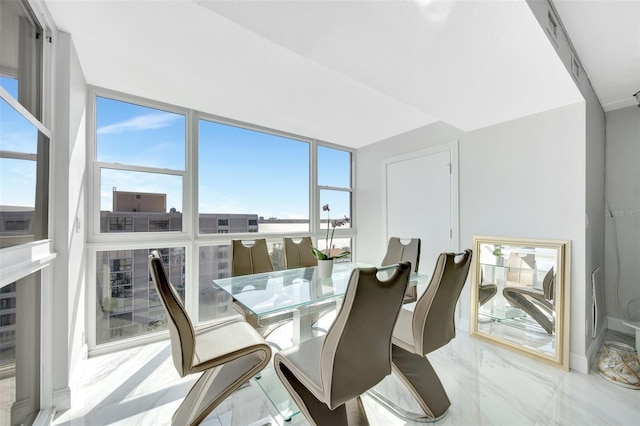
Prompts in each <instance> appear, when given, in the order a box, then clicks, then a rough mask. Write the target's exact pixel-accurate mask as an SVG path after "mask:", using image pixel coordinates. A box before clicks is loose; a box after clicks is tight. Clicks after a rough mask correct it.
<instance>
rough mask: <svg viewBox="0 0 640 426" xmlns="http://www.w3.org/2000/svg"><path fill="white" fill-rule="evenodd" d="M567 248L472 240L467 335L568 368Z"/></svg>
mask: <svg viewBox="0 0 640 426" xmlns="http://www.w3.org/2000/svg"><path fill="white" fill-rule="evenodd" d="M570 252H571V243H570V242H569V241H559V240H537V239H518V238H503V237H490V236H474V237H473V253H474V256H473V257H474V260H473V268H472V272H471V309H470V318H471V323H470V326H469V330H470V334H471V335H473V336H475V337H479V338H482V339H485V340H487V341H489V342H492V343H496V344H499V345H501V346H503V347H505V348H508V349H511V350H514V351H517V352H520V353H523V354H526V355H528V356H531V357H535V358H537V359H540V360H542V361H544V362H547V363H549V364H552V365H555V366H558V367H560V368H563V369H564V370H568V369H569V302H570V296H569V282H570V280H569V272H570V271H569V269H570Z"/></svg>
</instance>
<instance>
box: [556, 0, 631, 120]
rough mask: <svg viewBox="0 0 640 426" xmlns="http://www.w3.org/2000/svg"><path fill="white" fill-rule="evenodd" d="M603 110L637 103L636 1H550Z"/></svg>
mask: <svg viewBox="0 0 640 426" xmlns="http://www.w3.org/2000/svg"><path fill="white" fill-rule="evenodd" d="M554 5H555V8H556V10H557V12H558V15H560V20H561V21H562V22H563V24H564V26H565V28H566V31H567V33H568V34H569V37H570V38H571V41H572V43H573V46H574V48H575V50H576V52H577V54H578V57H579V58H580V61H581V62H582V66H583V67H584V69H585V71H586V72H587V75H588V76H589V79H590V80H591V84H592V85H593V87H594V90H595V92H596V94H597V95H598V99H599V100H600V103H601V104H602V107H603V108H604V109H605V111H611V110H614V109H618V108H623V107H627V106H630V105H637V102H636V99H635V98H634V97H633V95H634V94H635V93H636V92H637V91H639V90H640V0H605V1H603V0H579V1H576V0H554Z"/></svg>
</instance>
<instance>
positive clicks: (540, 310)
mask: <svg viewBox="0 0 640 426" xmlns="http://www.w3.org/2000/svg"><path fill="white" fill-rule="evenodd" d="M554 292H555V274H554V272H553V267H551V269H549V270H548V271H547V273H546V274H545V276H544V278H543V279H542V289H536V288H534V287H522V286H511V285H507V286H506V287H505V288H504V290H502V294H503V295H504V297H505V299H507V301H508V302H509V304H510V305H511V306H512V307H514V308H519V309H522V310H523V311H524V312H525V313H526V314H527V315H528V316H529V317H531V318H532V319H533V320H535V321H536V322H537V323H538V324H540V326H541V327H542V328H543V329H544V330H545V331H546V332H547V334H553V333H554V330H555V306H554Z"/></svg>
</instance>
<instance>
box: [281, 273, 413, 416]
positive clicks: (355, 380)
mask: <svg viewBox="0 0 640 426" xmlns="http://www.w3.org/2000/svg"><path fill="white" fill-rule="evenodd" d="M390 268H393V273H392V274H391V276H390V277H389V278H387V279H384V280H381V279H379V278H378V275H377V274H378V271H380V270H382V269H386V270H388V269H390ZM410 268H411V267H410V265H409V262H401V263H400V264H398V265H393V266H391V267H389V268H374V267H370V268H356V269H354V271H353V272H352V274H351V276H350V279H349V283H348V285H347V289H346V293H345V296H344V300H343V303H342V306H341V307H340V310H339V311H338V314H337V316H336V319H335V321H334V322H333V324H332V325H331V327H330V328H329V331H328V332H327V334H326V335H325V336H320V337H315V338H312V339H310V340H306V341H304V342H302V343H301V344H299V345H296V346H293V347H291V348H288V349H285V350H283V351H281V352H278V353H276V354H275V356H274V366H275V369H276V373H277V374H278V377H279V378H280V380H281V381H282V383H283V384H284V386H285V388H286V389H287V391H288V392H289V394H290V395H291V396H292V398H293V400H294V402H295V403H296V404H297V405H298V407H299V408H300V411H301V412H302V413H303V414H304V416H305V417H306V419H307V420H308V421H309V422H310V423H311V424H313V425H346V424H368V422H367V416H366V413H365V412H364V407H363V405H362V401H361V400H360V395H362V394H363V393H364V392H366V391H367V390H369V389H370V388H371V387H373V386H375V385H376V384H377V383H379V382H380V381H381V380H382V379H383V378H384V377H385V376H387V375H389V374H390V373H391V335H392V332H393V327H394V325H395V323H396V318H397V315H398V312H399V311H400V310H401V308H402V300H403V297H404V293H405V290H406V287H407V284H408V281H409V274H410ZM385 276H386V275H385Z"/></svg>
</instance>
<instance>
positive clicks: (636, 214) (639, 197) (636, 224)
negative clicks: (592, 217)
mask: <svg viewBox="0 0 640 426" xmlns="http://www.w3.org/2000/svg"><path fill="white" fill-rule="evenodd" d="M606 118H607V125H606V127H607V147H606V158H607V160H606V165H607V169H606V170H607V171H606V198H607V210H609V211H611V214H612V215H613V217H611V215H608V216H606V218H605V221H606V274H605V280H606V283H607V288H606V307H607V316H608V317H609V327H610V328H612V329H616V330H620V331H625V332H631V330H630V329H627V328H626V327H625V326H623V325H622V324H621V319H623V318H624V317H627V318H628V317H629V314H630V313H633V312H635V311H637V310H638V309H640V300H638V299H639V298H640V108H638V107H635V106H632V107H627V108H622V109H619V110H615V111H610V112H607V113H606ZM614 230H615V231H616V233H615V234H614ZM616 243H617V244H616ZM618 262H619V263H618ZM618 278H619V280H618ZM618 281H619V284H618ZM616 293H617V295H616ZM616 298H617V299H618V300H619V301H620V302H619V305H620V308H621V310H622V313H621V312H620V311H619V309H618V304H617V303H616ZM632 300H636V302H635V303H633V304H632V305H631V311H632V312H628V303H629V302H630V301H632ZM634 319H635V321H640V313H637V314H636V315H635V318H634Z"/></svg>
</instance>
